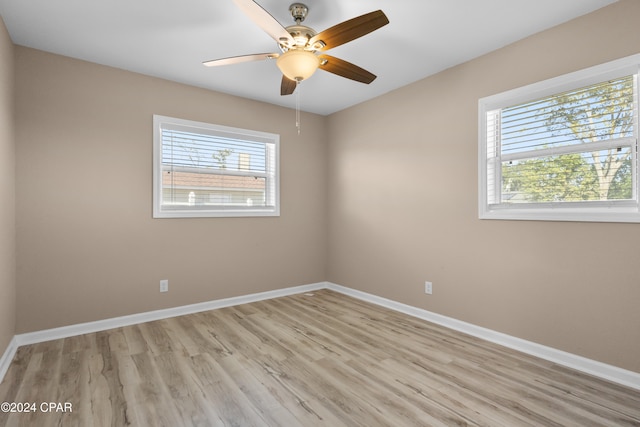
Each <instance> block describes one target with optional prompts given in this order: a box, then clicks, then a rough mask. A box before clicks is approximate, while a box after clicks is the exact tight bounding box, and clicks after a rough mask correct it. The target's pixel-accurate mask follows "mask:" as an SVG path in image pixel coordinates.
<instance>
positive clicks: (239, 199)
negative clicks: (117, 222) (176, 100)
mask: <svg viewBox="0 0 640 427" xmlns="http://www.w3.org/2000/svg"><path fill="white" fill-rule="evenodd" d="M154 121H156V124H155V126H156V128H157V130H156V131H157V134H158V135H157V136H156V139H157V142H156V145H157V147H156V149H157V151H158V153H157V154H156V162H157V165H155V166H156V167H157V169H158V170H157V171H156V172H155V173H156V176H155V180H156V182H155V186H156V193H155V194H156V196H157V198H158V200H157V206H156V209H155V214H156V216H246V215H264V214H277V212H278V209H277V203H278V197H277V170H276V168H277V164H278V162H277V151H278V150H277V136H274V135H271V134H262V133H257V132H252V131H244V130H241V129H232V128H226V127H221V126H216V125H208V124H203V123H196V122H186V121H183V120H178V119H170V118H162V117H160V116H155V117H154ZM274 137H275V138H274ZM162 213H166V214H167V215H162ZM181 213H183V214H184V213H188V214H187V215H181Z"/></svg>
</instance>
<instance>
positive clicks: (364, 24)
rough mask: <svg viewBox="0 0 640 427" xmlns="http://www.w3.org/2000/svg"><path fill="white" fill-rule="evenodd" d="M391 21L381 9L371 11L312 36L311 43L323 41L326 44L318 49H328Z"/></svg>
mask: <svg viewBox="0 0 640 427" xmlns="http://www.w3.org/2000/svg"><path fill="white" fill-rule="evenodd" d="M388 23H389V19H388V18H387V15H385V14H384V12H382V11H381V10H376V11H375V12H369V13H366V14H364V15H361V16H358V17H356V18H353V19H349V20H348V21H344V22H342V23H340V24H338V25H334V26H333V27H331V28H327V29H326V30H324V31H321V32H320V33H318V34H316V35H315V36H313V37H311V39H310V40H309V45H311V46H313V45H314V44H315V43H318V42H322V43H323V44H324V46H321V47H320V48H318V49H316V50H328V49H332V48H334V47H336V46H340V45H341V44H345V43H347V42H350V41H351V40H355V39H357V38H358V37H362V36H364V35H366V34H369V33H370V32H372V31H375V30H377V29H378V28H380V27H383V26H385V25H387V24H388Z"/></svg>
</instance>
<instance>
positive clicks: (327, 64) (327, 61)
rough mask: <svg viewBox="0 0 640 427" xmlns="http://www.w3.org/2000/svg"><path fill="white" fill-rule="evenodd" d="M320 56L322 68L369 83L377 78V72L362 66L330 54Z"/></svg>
mask: <svg viewBox="0 0 640 427" xmlns="http://www.w3.org/2000/svg"><path fill="white" fill-rule="evenodd" d="M318 58H320V69H321V70H325V71H328V72H330V73H333V74H336V75H338V76H341V77H346V78H347V79H351V80H355V81H357V82H361V83H366V84H369V83H371V82H372V81H374V80H375V79H376V75H375V74H371V73H370V72H368V71H367V70H365V69H364V68H360V67H358V66H357V65H354V64H352V63H351V62H347V61H345V60H342V59H340V58H336V57H334V56H330V55H318Z"/></svg>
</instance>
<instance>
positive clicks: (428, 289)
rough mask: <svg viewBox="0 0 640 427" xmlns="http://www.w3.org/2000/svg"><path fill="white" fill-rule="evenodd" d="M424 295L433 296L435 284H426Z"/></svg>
mask: <svg viewBox="0 0 640 427" xmlns="http://www.w3.org/2000/svg"><path fill="white" fill-rule="evenodd" d="M424 293H425V294H427V295H431V294H432V293H433V283H431V282H424Z"/></svg>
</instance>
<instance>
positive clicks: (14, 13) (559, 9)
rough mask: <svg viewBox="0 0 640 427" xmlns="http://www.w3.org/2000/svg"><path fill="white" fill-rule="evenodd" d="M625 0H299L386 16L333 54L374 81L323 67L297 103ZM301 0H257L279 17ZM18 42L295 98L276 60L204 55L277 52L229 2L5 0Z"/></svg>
mask: <svg viewBox="0 0 640 427" xmlns="http://www.w3.org/2000/svg"><path fill="white" fill-rule="evenodd" d="M615 1H617V0H535V1H531V0H398V1H382V0H350V1H344V0H342V1H341V0H303V2H304V3H305V4H306V5H307V6H308V7H309V15H308V17H307V19H306V20H305V22H304V24H305V25H307V26H310V27H312V28H314V29H315V30H316V31H318V32H319V31H322V30H324V29H326V28H328V27H331V26H333V25H335V24H337V23H339V22H342V21H345V20H347V19H350V18H354V17H356V16H359V15H362V14H364V13H367V12H371V11H374V10H377V9H382V10H383V11H384V12H385V14H386V15H387V17H388V18H389V21H390V23H389V24H388V25H387V26H385V27H382V28H381V29H379V30H377V31H375V32H373V33H370V34H368V35H366V36H364V37H362V38H359V39H357V40H354V41H352V42H350V43H347V44H345V45H342V46H339V47H337V48H335V49H332V50H330V51H329V52H328V53H329V54H330V55H333V56H337V57H339V58H341V59H344V60H347V61H349V62H352V63H354V64H356V65H359V66H361V67H363V68H365V69H367V70H369V71H371V72H372V73H374V74H376V75H377V76H378V78H377V79H376V80H375V81H374V82H373V83H371V84H370V85H365V84H362V83H357V82H354V81H351V80H347V79H344V78H341V77H338V76H335V75H333V74H330V73H327V72H324V71H321V70H319V71H318V72H317V73H316V74H314V75H313V76H312V77H311V78H310V79H309V80H306V81H305V82H303V83H302V85H301V87H300V88H299V90H301V93H300V97H301V100H300V102H301V108H302V110H304V111H309V112H314V113H319V114H330V113H333V112H335V111H339V110H341V109H344V108H346V107H349V106H351V105H355V104H357V103H360V102H362V101H365V100H367V99H371V98H374V97H376V96H379V95H381V94H383V93H386V92H389V91H391V90H393V89H396V88H398V87H401V86H404V85H407V84H409V83H411V82H414V81H417V80H420V79H422V78H424V77H426V76H429V75H432V74H435V73H437V72H439V71H442V70H444V69H446V68H449V67H452V66H454V65H456V64H460V63H462V62H465V61H467V60H470V59H472V58H475V57H478V56H480V55H482V54H484V53H487V52H490V51H492V50H495V49H498V48H500V47H502V46H505V45H507V44H509V43H512V42H514V41H516V40H519V39H522V38H524V37H526V36H529V35H531V34H534V33H536V32H539V31H542V30H544V29H546V28H550V27H552V26H555V25H558V24H560V23H562V22H565V21H568V20H571V19H573V18H575V17H577V16H580V15H583V14H586V13H589V12H591V11H593V10H596V9H598V8H601V7H604V6H606V5H608V4H611V3H614V2H615ZM293 2H294V1H293V0H258V1H257V3H259V4H260V5H261V6H262V7H263V8H264V9H266V10H267V11H269V12H270V13H271V14H272V15H273V16H274V17H275V18H276V19H277V20H278V21H279V22H280V23H282V24H283V26H288V25H291V24H293V21H292V19H291V15H290V14H289V11H288V9H289V5H290V4H291V3H293ZM0 15H2V17H3V19H4V21H5V24H6V26H7V29H8V31H9V34H10V36H11V38H12V40H13V42H14V43H15V44H18V45H23V46H28V47H32V48H36V49H41V50H45V51H49V52H53V53H57V54H61V55H66V56H70V57H73V58H79V59H84V60H87V61H91V62H95V63H99V64H104V65H109V66H113V67H117V68H122V69H125V70H130V71H135V72H138V73H142V74H147V75H151V76H157V77H161V78H165V79H169V80H173V81H177V82H181V83H186V84H190V85H194V86H199V87H203V88H207V89H212V90H216V91H220V92H225V93H229V94H233V95H237V96H242V97H246V98H252V99H256V100H261V101H265V102H269V103H272V104H277V105H283V106H287V107H291V108H293V107H294V106H295V95H293V96H287V97H282V96H280V79H281V74H280V72H279V70H278V68H277V67H276V64H275V62H274V61H262V62H249V63H242V64H236V65H231V66H226V67H214V68H209V67H205V66H203V65H202V61H205V60H210V59H217V58H222V57H228V56H237V55H244V54H251V53H263V52H278V49H277V46H276V43H275V42H274V41H273V39H271V38H270V37H269V36H268V35H267V34H266V33H264V32H263V31H262V30H261V29H260V28H259V27H258V26H257V25H256V24H254V23H253V22H252V21H251V20H250V19H249V18H247V17H246V16H245V15H244V14H243V13H242V12H241V11H240V9H239V8H238V7H237V6H235V4H234V3H233V1H232V0H189V1H184V0H0Z"/></svg>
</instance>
